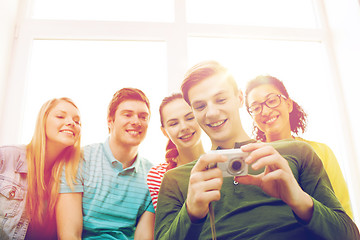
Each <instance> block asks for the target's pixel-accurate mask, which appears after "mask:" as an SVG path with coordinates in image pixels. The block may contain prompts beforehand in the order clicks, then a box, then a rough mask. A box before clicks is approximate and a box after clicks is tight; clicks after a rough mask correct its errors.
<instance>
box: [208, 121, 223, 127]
mask: <svg viewBox="0 0 360 240" xmlns="http://www.w3.org/2000/svg"><path fill="white" fill-rule="evenodd" d="M224 122H225V120H223V121H218V122H216V123H210V124H208V125H209V126H210V127H218V126H220V125H221V124H223V123H224Z"/></svg>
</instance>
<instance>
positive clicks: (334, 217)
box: [299, 146, 360, 239]
mask: <svg viewBox="0 0 360 240" xmlns="http://www.w3.org/2000/svg"><path fill="white" fill-rule="evenodd" d="M301 153H302V157H301V159H302V162H301V166H300V171H299V183H300V186H301V187H302V188H303V189H304V191H305V192H307V193H308V194H309V195H310V196H311V197H312V199H313V202H314V211H313V216H312V218H311V220H310V222H309V223H308V224H306V225H307V227H308V228H309V229H310V230H311V231H312V232H314V233H315V234H317V235H319V236H322V237H323V238H324V239H360V236H359V230H358V229H357V227H356V225H355V223H354V222H353V221H352V220H351V218H350V217H349V216H348V215H347V214H346V213H345V211H344V209H343V208H342V206H341V204H340V202H339V201H338V199H337V198H336V196H335V194H334V192H333V191H332V186H331V183H330V180H329V178H328V176H327V173H326V171H325V169H324V168H323V165H322V162H321V160H320V158H319V157H318V155H317V154H316V153H315V152H314V151H313V149H312V148H310V147H309V146H305V148H304V149H303V150H302V151H301ZM300 222H301V221H300Z"/></svg>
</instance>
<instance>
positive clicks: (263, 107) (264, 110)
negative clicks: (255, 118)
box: [261, 104, 271, 116]
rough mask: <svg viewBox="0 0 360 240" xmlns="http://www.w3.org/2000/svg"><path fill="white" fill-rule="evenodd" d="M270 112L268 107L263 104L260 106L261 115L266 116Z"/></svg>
mask: <svg viewBox="0 0 360 240" xmlns="http://www.w3.org/2000/svg"><path fill="white" fill-rule="evenodd" d="M270 112H271V108H269V107H268V106H266V105H265V104H263V105H262V112H261V115H264V116H267V115H269V114H270Z"/></svg>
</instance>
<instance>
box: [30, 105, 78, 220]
mask: <svg viewBox="0 0 360 240" xmlns="http://www.w3.org/2000/svg"><path fill="white" fill-rule="evenodd" d="M61 101H66V102H68V103H71V104H72V105H73V106H74V107H76V108H77V106H76V105H75V103H74V102H73V101H72V100H71V99H69V98H54V99H51V100H48V101H47V102H45V103H44V104H43V105H42V107H41V109H40V111H39V114H38V117H37V121H36V126H35V131H34V135H33V137H32V139H31V142H30V143H29V144H28V145H27V146H26V159H27V164H28V174H27V182H28V191H27V197H26V211H27V213H28V214H29V216H30V217H31V221H35V222H38V223H43V221H44V216H45V214H46V213H47V212H49V214H50V216H53V214H54V212H55V205H56V200H57V196H58V192H59V182H60V178H61V174H62V171H63V168H64V166H65V177H66V181H67V183H68V184H69V185H70V187H71V188H73V183H75V181H76V174H77V171H78V168H79V163H80V159H81V158H80V136H79V138H78V140H77V141H76V142H75V144H74V146H69V147H67V148H65V149H64V151H63V152H62V153H61V155H62V157H61V158H60V160H59V161H56V162H55V163H54V165H53V167H52V170H51V177H50V182H49V183H48V184H46V183H45V151H46V142H47V141H46V132H45V125H46V124H45V123H46V120H47V118H48V115H49V112H50V111H51V110H52V109H53V108H54V107H55V106H56V105H57V104H58V103H59V102H61ZM49 191H50V194H49ZM48 195H49V202H47V201H45V199H46V197H47V196H48Z"/></svg>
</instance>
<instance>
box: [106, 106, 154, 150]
mask: <svg viewBox="0 0 360 240" xmlns="http://www.w3.org/2000/svg"><path fill="white" fill-rule="evenodd" d="M149 121H150V112H149V109H148V107H147V106H146V104H145V102H143V101H138V100H125V101H123V102H121V103H120V104H119V105H118V107H117V109H116V112H115V115H114V118H109V119H108V127H109V130H110V141H113V142H115V143H116V144H120V145H128V146H138V145H139V144H140V143H141V142H142V141H143V140H144V138H145V136H146V132H147V128H148V125H149Z"/></svg>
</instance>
